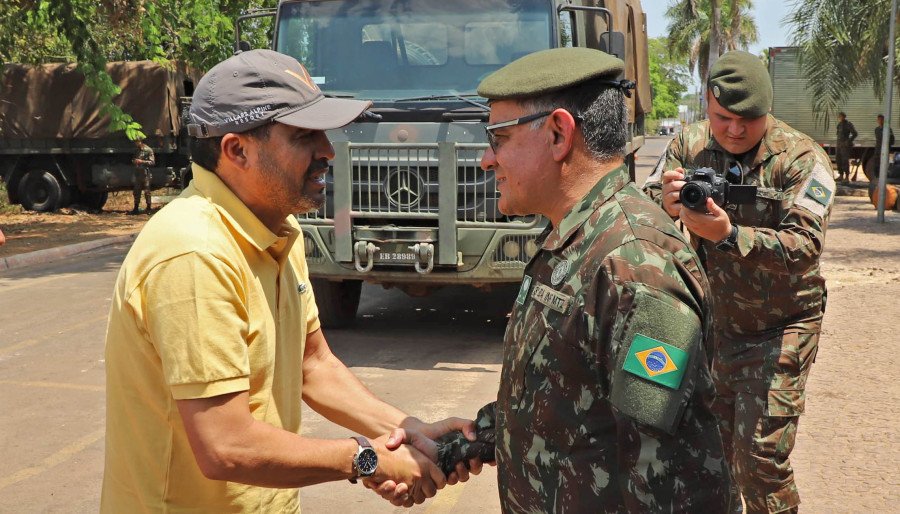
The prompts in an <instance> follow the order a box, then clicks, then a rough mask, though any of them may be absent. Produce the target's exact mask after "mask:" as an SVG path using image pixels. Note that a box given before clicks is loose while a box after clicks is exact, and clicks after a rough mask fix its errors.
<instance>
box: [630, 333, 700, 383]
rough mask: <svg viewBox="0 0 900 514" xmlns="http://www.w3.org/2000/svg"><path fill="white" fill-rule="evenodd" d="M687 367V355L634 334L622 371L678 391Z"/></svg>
mask: <svg viewBox="0 0 900 514" xmlns="http://www.w3.org/2000/svg"><path fill="white" fill-rule="evenodd" d="M687 365H688V354H687V352H685V351H684V350H680V349H678V348H675V347H674V346H672V345H670V344H666V343H663V342H662V341H657V340H656V339H653V338H650V337H647V336H645V335H642V334H635V335H634V339H632V340H631V348H629V349H628V356H627V357H625V364H623V365H622V369H624V370H625V371H627V372H629V373H631V374H633V375H637V376H639V377H641V378H643V379H645V380H649V381H651V382H655V383H657V384H660V385H663V386H666V387H669V388H671V389H678V388H679V387H680V386H681V379H682V378H684V371H685V370H686V369H687Z"/></svg>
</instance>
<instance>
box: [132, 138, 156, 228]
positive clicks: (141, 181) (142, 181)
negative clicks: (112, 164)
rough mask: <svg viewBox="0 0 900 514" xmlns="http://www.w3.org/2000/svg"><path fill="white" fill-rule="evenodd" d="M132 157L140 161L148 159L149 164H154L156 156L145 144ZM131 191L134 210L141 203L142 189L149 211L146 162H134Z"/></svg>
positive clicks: (148, 185) (135, 210)
mask: <svg viewBox="0 0 900 514" xmlns="http://www.w3.org/2000/svg"><path fill="white" fill-rule="evenodd" d="M134 159H137V160H141V161H150V164H149V166H153V165H155V164H156V156H155V155H154V153H153V149H152V148H150V147H149V146H147V145H141V147H140V148H138V151H137V152H135V154H134ZM131 186H132V189H131V192H132V195H133V196H134V212H137V210H138V207H140V205H141V191H142V190H143V191H144V198H145V199H146V200H147V211H148V212H149V211H150V168H149V167H148V165H146V164H135V166H134V176H133V177H132V178H131Z"/></svg>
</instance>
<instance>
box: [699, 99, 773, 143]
mask: <svg viewBox="0 0 900 514" xmlns="http://www.w3.org/2000/svg"><path fill="white" fill-rule="evenodd" d="M706 98H707V103H706V113H707V115H708V116H709V130H710V132H712V135H713V138H714V139H715V140H716V142H717V143H719V146H721V147H722V148H724V149H725V150H726V151H728V152H729V153H731V154H734V155H738V154H742V153H745V152H748V151H750V150H751V149H753V147H754V146H756V145H757V143H759V142H760V141H762V138H763V136H765V135H766V116H760V117H758V118H743V117H741V116H738V115H737V114H734V113H733V112H731V111H729V110H728V109H726V108H724V107H722V106H721V105H720V104H719V101H718V100H716V97H714V96H713V95H711V94H709V92H708V91H707V93H706Z"/></svg>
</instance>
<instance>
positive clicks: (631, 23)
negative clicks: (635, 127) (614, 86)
mask: <svg viewBox="0 0 900 514" xmlns="http://www.w3.org/2000/svg"><path fill="white" fill-rule="evenodd" d="M584 5H589V6H593V7H605V8H606V9H609V11H610V12H611V13H612V18H613V30H615V31H616V32H621V33H622V34H624V35H625V55H626V58H625V78H626V79H628V80H633V81H634V82H635V84H637V87H636V89H635V91H634V93H633V94H632V95H631V98H627V99H626V100H627V103H628V111H629V117H630V121H631V122H634V117H635V114H647V113H649V112H650V111H651V110H652V109H653V104H652V101H651V98H650V76H649V66H650V64H649V63H650V61H649V55H648V54H649V52H648V49H647V20H646V15H645V14H644V10H643V9H642V8H641V2H640V0H589V1H586V2H584ZM586 21H587V30H586V32H587V33H586V36H587V37H588V38H589V39H590V40H591V41H597V40H599V38H600V36H601V35H602V33H603V32H606V30H607V27H606V17H605V16H589V17H587V18H586Z"/></svg>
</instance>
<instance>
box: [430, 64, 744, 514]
mask: <svg viewBox="0 0 900 514" xmlns="http://www.w3.org/2000/svg"><path fill="white" fill-rule="evenodd" d="M623 69H624V64H623V62H622V61H621V60H620V59H617V58H616V57H613V56H610V55H608V54H605V53H603V52H600V51H597V50H591V49H586V48H558V49H553V50H545V51H541V52H537V53H533V54H530V55H528V56H525V57H522V58H521V59H518V60H516V61H514V62H512V63H510V64H509V65H507V66H505V67H503V68H501V69H500V70H498V71H497V72H495V73H494V74H492V75H490V76H488V77H487V78H486V79H485V80H484V81H483V82H482V83H481V84H480V85H479V87H478V94H480V95H481V96H484V97H486V98H488V99H490V100H491V114H490V125H488V126H487V127H486V130H487V134H488V141H489V143H490V148H489V149H488V150H487V151H486V152H485V154H484V157H483V158H482V161H481V167H482V168H484V169H485V170H489V171H493V172H494V173H495V175H496V178H497V182H498V189H499V191H500V205H499V208H500V211H501V212H503V213H504V214H507V215H527V214H541V215H543V216H545V217H546V218H547V219H548V220H549V221H550V225H549V226H548V227H547V229H546V230H545V231H544V233H543V234H542V235H541V236H540V238H539V239H538V244H539V245H540V250H539V251H538V253H537V254H536V255H535V256H534V258H533V259H532V260H531V262H530V263H529V264H528V266H527V267H526V269H525V276H524V278H523V280H522V284H521V287H520V289H519V294H518V298H517V299H516V301H515V303H514V304H513V310H512V314H511V317H510V321H509V325H508V326H507V329H506V336H505V338H504V352H503V353H504V357H503V368H502V374H501V378H500V389H499V392H498V395H497V401H496V402H492V403H490V404H488V405H487V406H485V407H484V408H482V409H481V410H480V411H479V413H478V418H477V420H476V423H477V426H478V428H479V434H480V435H479V439H482V437H481V434H483V433H484V432H486V431H494V435H495V439H496V452H495V455H496V462H497V466H498V472H497V476H498V481H499V490H500V503H501V506H502V508H503V511H504V512H630V513H639V512H640V513H643V512H705V513H721V512H724V511H726V510H727V509H728V505H729V501H730V498H729V489H730V483H729V473H728V470H727V465H726V462H725V460H724V456H723V450H722V441H721V436H720V435H719V430H718V428H717V426H716V425H717V423H716V420H715V417H714V415H713V414H712V411H711V402H712V398H713V391H714V386H713V384H712V379H711V376H710V370H709V362H710V357H711V355H712V348H710V347H709V346H708V339H707V336H708V334H709V330H710V325H709V321H710V303H709V299H710V292H709V289H708V286H707V279H706V277H705V276H704V273H703V270H702V268H701V264H700V261H699V258H698V257H697V255H696V253H695V252H694V251H693V249H692V248H691V246H690V244H689V242H688V241H687V240H686V239H685V237H684V236H683V235H682V233H681V232H680V231H679V230H678V228H677V227H676V226H675V225H674V223H673V222H672V221H671V220H670V219H669V218H668V217H667V216H666V215H665V213H663V212H662V211H661V210H660V209H659V208H658V207H657V206H656V205H654V204H653V203H652V202H651V201H650V199H648V198H647V197H646V196H645V195H644V194H643V193H641V191H640V190H639V189H637V188H636V187H635V186H634V184H633V183H632V182H630V180H629V175H628V167H627V166H626V165H625V164H624V155H625V145H626V142H627V135H628V132H627V126H628V125H627V123H628V112H627V107H626V106H625V102H624V94H623V93H624V92H627V90H628V88H629V87H633V84H631V83H627V82H624V81H619V80H617V77H619V76H620V74H621V73H622V70H623ZM442 444H443V445H456V446H458V447H465V446H466V445H468V444H470V443H468V442H467V441H465V440H464V439H463V438H462V436H458V437H457V439H456V440H444V441H442ZM445 449H446V446H444V447H442V450H441V451H439V454H441V453H445V451H444V450H445ZM458 455H459V456H460V457H459V458H462V456H463V455H465V456H469V454H468V453H467V451H466V450H465V449H464V448H463V449H461V450H459V451H458Z"/></svg>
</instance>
